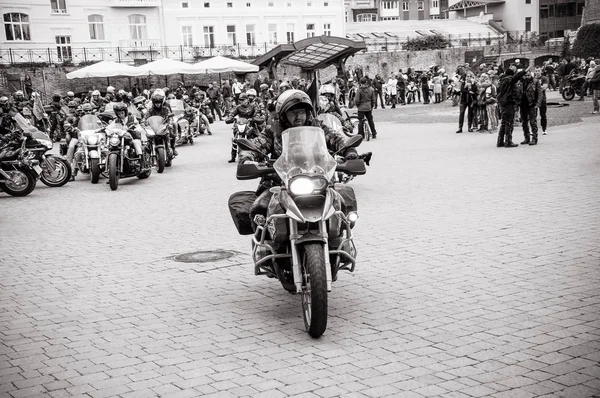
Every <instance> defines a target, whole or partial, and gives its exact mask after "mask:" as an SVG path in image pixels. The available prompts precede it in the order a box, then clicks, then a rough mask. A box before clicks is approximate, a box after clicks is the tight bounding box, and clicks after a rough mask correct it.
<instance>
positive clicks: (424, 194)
mask: <svg viewBox="0 0 600 398" xmlns="http://www.w3.org/2000/svg"><path fill="white" fill-rule="evenodd" d="M229 127H230V126H225V125H224V124H223V123H217V124H216V125H215V127H214V130H215V135H214V136H212V137H205V136H203V137H200V138H199V140H198V142H197V144H196V145H195V146H194V147H182V148H180V150H179V153H180V156H179V158H178V159H177V160H176V162H175V164H174V166H173V167H172V168H171V169H167V170H166V171H165V173H164V174H162V175H159V174H156V173H154V174H153V175H152V176H151V177H150V178H149V179H148V180H143V181H141V180H137V179H127V180H122V184H121V186H120V187H119V189H118V191H116V192H112V191H110V189H109V187H108V185H105V184H104V181H105V180H102V181H101V183H100V184H98V185H92V184H90V182H89V180H88V179H87V178H86V177H78V181H76V182H75V183H69V184H67V186H65V187H63V188H46V187H45V186H43V185H42V184H39V185H38V188H37V189H36V190H35V191H34V192H33V193H32V194H31V195H29V196H28V197H26V198H12V197H9V196H7V195H5V194H0V225H1V229H0V239H1V240H0V242H1V243H0V244H1V248H2V250H1V251H0V397H14V398H18V397H28V396H43V397H56V398H58V397H67V396H77V397H94V398H100V397H116V396H119V397H124V398H125V397H127V398H129V397H153V396H161V397H197V396H216V397H237V396H248V397H250V396H261V397H284V396H295V397H306V398H309V397H323V398H325V397H334V396H343V397H384V396H390V397H433V396H439V397H495V398H505V397H523V398H526V397H566V398H573V397H592V396H594V395H596V396H599V394H600V367H599V365H598V364H599V362H600V288H599V286H600V201H599V200H598V198H600V125H599V124H598V123H595V124H592V123H586V124H577V125H571V126H568V127H561V128H560V129H559V128H556V129H550V131H549V135H547V136H540V144H539V145H538V146H537V147H529V146H525V147H524V146H519V147H518V148H515V149H504V148H496V147H495V137H494V136H492V135H488V134H481V133H463V134H461V135H456V134H454V130H455V128H454V127H455V126H454V124H452V125H450V124H427V125H407V124H404V125H398V124H392V123H380V124H379V125H378V130H379V136H378V139H377V140H374V141H370V142H366V143H364V144H363V145H362V146H361V149H364V150H372V151H373V152H374V153H375V155H374V156H375V157H374V160H373V163H372V166H371V167H370V169H369V172H368V174H367V175H366V176H362V177H359V178H357V179H355V180H354V181H353V182H352V185H353V186H354V189H355V190H356V192H357V196H358V198H359V213H360V215H361V218H360V219H359V221H358V223H357V225H356V228H355V232H356V240H357V246H358V249H359V263H358V265H357V269H356V271H355V273H353V274H350V273H342V274H341V275H340V276H339V279H338V281H337V282H335V283H334V285H333V291H332V292H331V294H330V298H329V324H328V329H327V331H326V332H325V334H324V335H323V337H322V338H320V339H318V340H315V339H311V338H310V337H309V336H308V335H307V333H306V332H305V331H304V327H303V321H302V315H301V306H300V298H299V297H298V296H295V295H290V294H288V293H287V292H285V291H284V290H283V289H282V288H281V286H280V285H279V284H278V283H277V282H276V281H275V280H273V279H268V278H265V277H256V276H254V274H253V268H252V266H251V262H250V258H249V255H248V253H249V247H250V243H249V239H248V237H247V236H246V237H240V236H238V235H237V233H236V231H235V228H234V226H233V224H232V221H231V219H230V216H229V212H228V209H227V205H226V203H227V198H228V196H229V195H230V194H231V193H232V192H234V191H236V190H243V189H252V188H253V187H254V186H255V182H254V181H243V182H239V181H236V180H235V177H234V175H235V172H234V170H235V167H234V166H233V165H231V164H228V163H226V160H227V158H228V155H229V148H228V145H229V140H230V137H231V133H230V129H229ZM517 130H518V131H520V129H517ZM515 137H516V140H519V141H520V133H519V132H516V134H515ZM209 250H232V251H235V252H236V253H237V254H236V255H235V256H234V257H231V258H229V259H226V260H222V261H213V262H209V263H182V262H175V261H173V260H172V258H171V257H172V256H174V255H177V254H181V253H188V252H193V251H209Z"/></svg>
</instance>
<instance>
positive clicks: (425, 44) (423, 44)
mask: <svg viewBox="0 0 600 398" xmlns="http://www.w3.org/2000/svg"><path fill="white" fill-rule="evenodd" d="M448 47H452V45H451V44H450V40H448V39H447V38H446V37H444V36H442V35H430V36H422V37H415V38H414V39H408V40H407V41H406V44H405V45H404V49H405V50H408V51H420V50H437V49H441V48H448Z"/></svg>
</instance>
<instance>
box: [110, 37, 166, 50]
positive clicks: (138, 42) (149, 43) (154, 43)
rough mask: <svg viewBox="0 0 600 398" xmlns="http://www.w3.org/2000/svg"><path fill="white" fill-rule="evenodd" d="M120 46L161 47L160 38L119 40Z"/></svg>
mask: <svg viewBox="0 0 600 398" xmlns="http://www.w3.org/2000/svg"><path fill="white" fill-rule="evenodd" d="M119 47H122V48H143V49H147V48H149V47H160V40H158V39H128V40H119Z"/></svg>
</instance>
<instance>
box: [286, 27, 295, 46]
mask: <svg viewBox="0 0 600 398" xmlns="http://www.w3.org/2000/svg"><path fill="white" fill-rule="evenodd" d="M285 38H286V40H287V42H288V44H291V43H293V42H294V24H293V23H289V24H287V25H286V28H285Z"/></svg>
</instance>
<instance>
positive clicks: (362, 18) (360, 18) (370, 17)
mask: <svg viewBox="0 0 600 398" xmlns="http://www.w3.org/2000/svg"><path fill="white" fill-rule="evenodd" d="M374 21H377V14H358V15H357V16H356V22H374Z"/></svg>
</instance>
